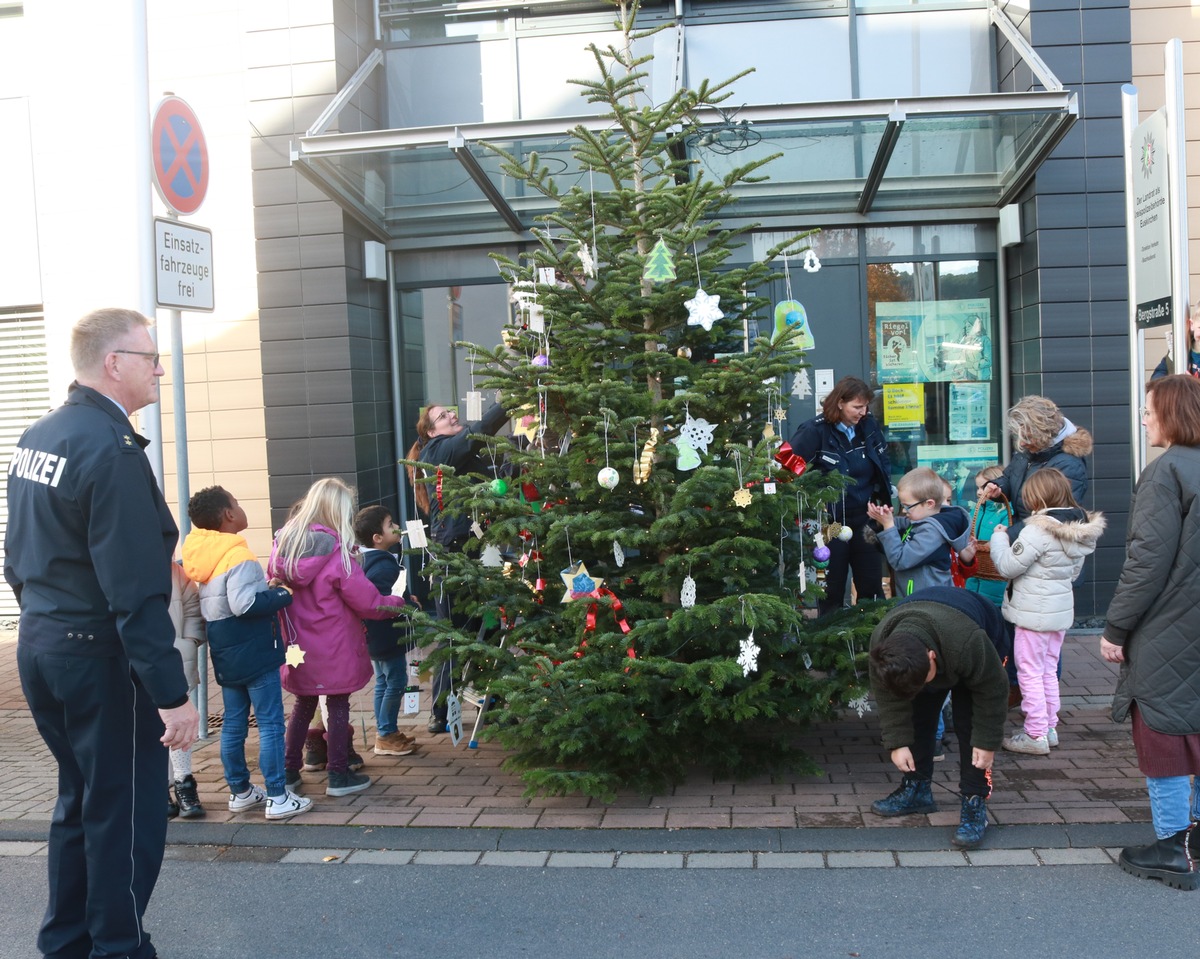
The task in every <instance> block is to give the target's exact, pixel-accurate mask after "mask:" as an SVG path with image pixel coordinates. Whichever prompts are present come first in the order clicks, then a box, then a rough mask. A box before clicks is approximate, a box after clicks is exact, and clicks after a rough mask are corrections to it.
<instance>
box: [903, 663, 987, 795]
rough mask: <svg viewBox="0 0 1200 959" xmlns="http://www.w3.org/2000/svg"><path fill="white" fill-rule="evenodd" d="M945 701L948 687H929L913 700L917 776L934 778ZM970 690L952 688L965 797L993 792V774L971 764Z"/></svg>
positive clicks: (962, 788) (960, 776)
mask: <svg viewBox="0 0 1200 959" xmlns="http://www.w3.org/2000/svg"><path fill="white" fill-rule="evenodd" d="M945 701H946V690H945V689H930V688H929V687H928V686H926V687H925V688H924V689H922V690H921V691H920V692H919V693H917V697H916V699H914V700H913V704H912V711H913V744H912V746H911V747H909V748H910V749H911V751H912V754H913V762H914V763H915V764H916V767H917V777H918V778H920V779H932V778H933V754H934V752H935V750H936V746H937V744H936V743H935V742H934V740H936V739H937V726H938V716H939V715H941V712H942V704H943V703H944V702H945ZM973 705H974V703H973V697H972V695H971V690H970V689H969V688H968V687H966V686H962V685H959V686H955V687H954V688H953V689H952V690H950V710H951V712H952V713H953V714H954V734H955V736H956V737H957V738H958V788H959V790H960V791H961V792H962V794H963V796H964V797H965V796H982V797H983V798H984V799H987V798H988V797H989V796H990V795H991V794H992V774H991V772H989V771H988V770H986V769H976V768H975V767H974V766H972V765H971V749H972V746H971V709H972V707H973Z"/></svg>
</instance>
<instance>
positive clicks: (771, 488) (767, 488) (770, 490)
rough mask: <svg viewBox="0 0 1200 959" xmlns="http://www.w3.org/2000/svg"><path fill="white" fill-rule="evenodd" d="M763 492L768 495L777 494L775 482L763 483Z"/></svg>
mask: <svg viewBox="0 0 1200 959" xmlns="http://www.w3.org/2000/svg"><path fill="white" fill-rule="evenodd" d="M763 492H764V493H766V494H767V495H768V496H774V495H775V484H774V483H772V482H768V483H763Z"/></svg>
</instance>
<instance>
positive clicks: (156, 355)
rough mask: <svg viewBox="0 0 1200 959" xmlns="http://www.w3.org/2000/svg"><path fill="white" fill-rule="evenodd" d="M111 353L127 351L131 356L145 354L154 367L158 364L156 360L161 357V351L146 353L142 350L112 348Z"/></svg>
mask: <svg viewBox="0 0 1200 959" xmlns="http://www.w3.org/2000/svg"><path fill="white" fill-rule="evenodd" d="M112 352H113V353H128V354H130V355H131V356H146V357H149V358H150V362H152V363H153V364H154V365H155V367H157V366H158V361H159V359H160V358H161V357H162V354H161V353H147V352H145V351H144V350H113V351H112Z"/></svg>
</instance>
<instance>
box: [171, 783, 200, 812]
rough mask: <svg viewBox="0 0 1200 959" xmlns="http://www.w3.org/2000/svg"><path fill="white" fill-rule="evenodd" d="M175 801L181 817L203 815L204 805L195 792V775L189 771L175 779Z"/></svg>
mask: <svg viewBox="0 0 1200 959" xmlns="http://www.w3.org/2000/svg"><path fill="white" fill-rule="evenodd" d="M175 802H177V803H178V804H179V815H180V817H181V818H183V819H199V818H200V817H201V816H203V815H204V807H203V806H201V805H200V797H199V796H198V795H197V794H196V777H195V776H193V775H192V774H191V773H188V774H187V775H186V776H184V777H183V779H176V780H175Z"/></svg>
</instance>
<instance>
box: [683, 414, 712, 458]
mask: <svg viewBox="0 0 1200 959" xmlns="http://www.w3.org/2000/svg"><path fill="white" fill-rule="evenodd" d="M716 431H717V424H716V423H710V422H709V421H708V420H706V419H692V414H691V413H689V414H688V416H687V419H686V420H684V423H683V426H681V427H680V428H679V436H677V437H676V438H675V439H674V440H672V442H673V443H680V442H681V441H682V442H683V443H686V444H687V445H688V446H690V447H691V448H692V449H694V450H697V451H698V452H701V453H707V452H708V444H709V443H711V442H712V441H713V434H714V433H715V432H716Z"/></svg>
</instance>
